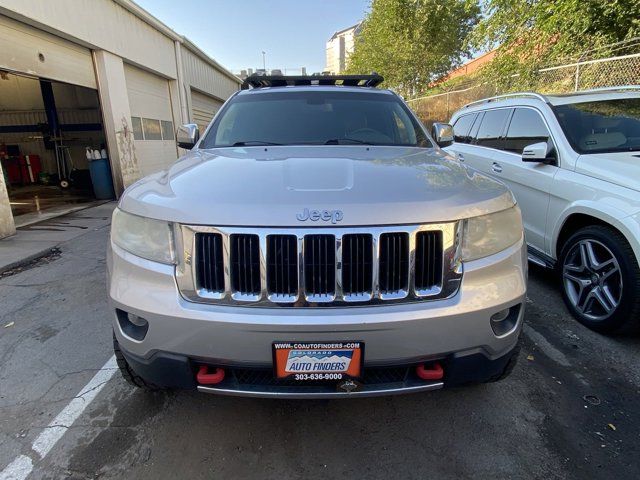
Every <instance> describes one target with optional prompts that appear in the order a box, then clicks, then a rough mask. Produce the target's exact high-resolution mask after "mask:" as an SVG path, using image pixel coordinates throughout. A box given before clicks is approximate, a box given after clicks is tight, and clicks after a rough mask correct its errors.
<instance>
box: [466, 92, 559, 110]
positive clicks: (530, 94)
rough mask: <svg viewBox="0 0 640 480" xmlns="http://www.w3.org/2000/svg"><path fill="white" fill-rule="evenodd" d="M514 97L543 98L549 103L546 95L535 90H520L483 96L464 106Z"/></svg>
mask: <svg viewBox="0 0 640 480" xmlns="http://www.w3.org/2000/svg"><path fill="white" fill-rule="evenodd" d="M514 97H524V98H527V97H528V98H537V99H538V100H542V101H543V102H545V103H549V100H548V99H547V97H545V96H544V95H541V94H539V93H535V92H520V93H507V94H504V95H497V96H495V97H489V98H483V99H482V100H476V101H475V102H471V103H467V104H466V105H465V106H464V107H462V108H468V107H471V106H472V105H481V104H483V103H490V102H495V101H497V100H502V99H503V98H514Z"/></svg>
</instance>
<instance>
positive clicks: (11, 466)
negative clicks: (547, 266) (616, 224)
mask: <svg viewBox="0 0 640 480" xmlns="http://www.w3.org/2000/svg"><path fill="white" fill-rule="evenodd" d="M83 212H84V213H78V214H76V215H79V216H80V217H82V215H85V216H86V217H87V219H86V221H85V223H86V224H87V225H90V226H91V228H87V229H86V230H85V232H84V233H83V234H82V235H80V236H76V237H75V238H72V239H70V240H67V241H66V242H64V243H62V244H61V245H60V246H59V251H54V252H52V253H51V254H50V255H49V256H48V257H45V258H43V259H41V260H39V261H37V262H33V263H31V264H30V265H28V266H27V267H24V268H21V269H18V270H16V271H13V272H11V271H10V272H6V273H5V274H2V275H0V472H2V473H0V479H8V478H26V477H27V476H28V478H30V479H32V478H33V479H36V478H47V479H49V478H51V479H57V478H74V479H75V478H78V479H80V478H83V479H84V478H104V479H111V478H135V479H147V478H148V479H158V478H190V479H200V478H222V479H229V478H249V479H264V478H277V479H289V478H291V479H297V478H306V479H312V478H339V477H347V478H349V477H351V478H355V477H357V478H384V479H388V478H398V479H404V478H421V479H425V478H434V479H463V478H474V479H484V478H487V479H488V478H491V479H502V478H505V479H506V478H513V479H520V478H522V479H530V478H540V479H543V478H544V479H553V478H561V479H565V478H566V479H587V478H588V479H598V478H603V479H605V478H606V479H611V478H625V479H627V478H640V460H639V459H640V455H639V454H640V441H639V440H640V438H639V437H640V420H639V418H640V417H639V413H640V402H638V393H639V386H640V355H639V354H640V336H638V335H624V336H612V337H605V336H602V335H599V334H596V333H593V332H591V331H589V330H587V329H585V328H584V327H582V326H581V325H579V324H578V323H577V322H575V321H574V320H573V319H572V318H571V317H570V315H569V314H568V313H567V311H566V309H565V307H564V305H563V304H562V300H561V298H560V295H559V294H558V292H557V288H556V285H555V281H554V278H553V276H552V275H551V274H549V273H548V272H545V271H542V270H539V269H536V268H534V267H532V269H531V271H530V288H529V299H528V301H527V307H526V308H527V310H526V324H525V329H524V333H523V336H522V351H521V354H520V361H519V363H518V365H517V366H516V368H515V370H514V372H513V373H512V375H511V376H510V377H509V378H508V379H506V380H504V381H502V382H500V383H496V384H490V385H477V386H472V387H465V388H460V389H454V390H442V391H436V392H428V393H422V394H412V395H404V396H397V397H383V398H373V399H353V400H349V399H347V400H331V401H290V400H287V401H283V400H262V399H243V398H231V397H218V396H212V395H206V394H201V393H196V392H169V393H154V394H148V393H144V392H141V391H137V390H135V389H133V388H131V387H130V386H129V385H128V384H126V383H125V382H124V381H123V380H122V379H121V378H120V375H119V373H118V372H117V371H116V370H114V368H113V363H112V362H111V360H110V359H111V358H112V353H113V352H112V347H111V313H110V312H109V310H108V308H107V303H106V293H105V292H106V286H105V248H106V242H107V238H108V215H104V214H100V215H102V217H100V215H95V214H93V213H92V209H87V210H84V211H83ZM94 213H95V212H94ZM78 222H79V224H82V223H83V220H82V219H80V220H77V218H76V221H75V223H78Z"/></svg>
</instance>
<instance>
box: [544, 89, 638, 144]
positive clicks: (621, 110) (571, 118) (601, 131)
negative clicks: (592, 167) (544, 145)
mask: <svg viewBox="0 0 640 480" xmlns="http://www.w3.org/2000/svg"><path fill="white" fill-rule="evenodd" d="M553 109H554V111H555V114H556V117H557V118H558V121H559V122H560V126H561V127H562V129H563V130H564V133H565V135H566V136H567V138H568V140H569V142H570V143H571V146H572V147H573V148H574V150H575V151H576V152H578V153H582V154H589V153H609V152H631V151H638V150H640V98H624V99H617V100H603V101H599V102H585V103H574V104H569V105H558V106H555V107H553Z"/></svg>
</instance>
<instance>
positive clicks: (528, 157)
mask: <svg viewBox="0 0 640 480" xmlns="http://www.w3.org/2000/svg"><path fill="white" fill-rule="evenodd" d="M553 160H555V158H554V155H553V146H552V145H551V144H550V142H539V143H533V144H531V145H527V146H526V147H524V149H523V150H522V161H523V162H538V163H551V162H552V161H553Z"/></svg>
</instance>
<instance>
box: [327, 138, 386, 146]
mask: <svg viewBox="0 0 640 480" xmlns="http://www.w3.org/2000/svg"><path fill="white" fill-rule="evenodd" d="M342 142H345V143H347V144H349V143H357V144H359V145H375V143H371V142H365V141H364V140H358V139H357V138H349V137H343V138H332V139H330V140H327V141H326V142H324V144H325V145H340V144H341V143H342Z"/></svg>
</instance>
